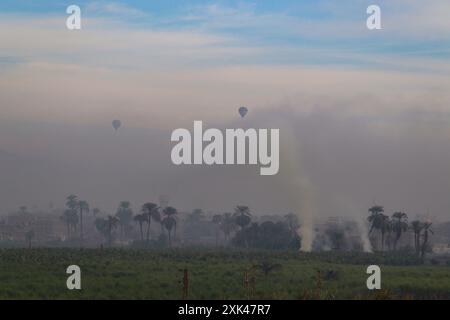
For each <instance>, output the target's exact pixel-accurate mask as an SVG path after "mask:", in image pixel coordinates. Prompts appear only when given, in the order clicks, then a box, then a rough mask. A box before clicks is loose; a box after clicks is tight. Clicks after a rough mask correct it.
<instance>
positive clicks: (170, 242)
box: [168, 230, 172, 248]
mask: <svg viewBox="0 0 450 320" xmlns="http://www.w3.org/2000/svg"><path fill="white" fill-rule="evenodd" d="M168 231H169V248H171V247H172V239H171V238H170V233H171V232H170V230H168Z"/></svg>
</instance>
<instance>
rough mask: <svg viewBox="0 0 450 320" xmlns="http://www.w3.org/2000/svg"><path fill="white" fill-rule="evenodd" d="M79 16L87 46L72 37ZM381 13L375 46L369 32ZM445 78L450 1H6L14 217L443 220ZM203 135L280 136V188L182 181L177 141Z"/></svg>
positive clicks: (5, 115) (5, 139)
mask: <svg viewBox="0 0 450 320" xmlns="http://www.w3.org/2000/svg"><path fill="white" fill-rule="evenodd" d="M71 4H77V5H79V6H80V8H81V11H82V30H79V31H69V30H67V29H66V26H65V20H66V18H67V16H68V15H67V14H66V13H65V10H66V8H67V6H68V5H71ZM371 4H377V5H379V6H380V7H381V17H382V29H381V30H368V29H367V28H366V19H367V16H368V15H367V13H366V8H367V6H368V5H371ZM449 62H450V2H448V1H446V0H432V1H418V0H408V1H407V0H396V1H392V0H391V1H381V0H380V1H362V0H355V1H339V2H337V1H324V0H316V1H312V0H311V1H310V0H306V1H298V0H296V1H267V0H266V1H257V2H256V1H255V2H250V1H193V0H188V1H137V0H136V1H76V0H71V1H57V2H56V1H49V0H41V1H24V0H14V1H11V0H3V1H1V2H0V176H1V178H2V179H1V185H0V200H1V201H2V203H3V208H4V209H3V210H4V211H5V212H9V211H11V210H14V209H15V208H17V207H18V206H19V205H22V204H25V205H28V206H29V207H32V206H34V205H36V206H38V207H40V208H46V207H47V206H48V203H49V202H53V203H55V204H56V205H57V206H62V205H63V203H64V197H65V196H67V195H68V194H70V193H75V194H77V195H78V196H79V197H80V198H84V199H86V200H88V201H89V202H90V203H91V205H92V206H99V207H101V208H104V210H107V211H112V210H114V208H115V207H116V206H117V204H118V203H119V201H121V200H131V201H132V203H133V204H134V205H135V207H136V208H138V206H139V205H140V204H142V203H143V202H144V201H150V200H152V201H156V199H157V198H158V196H159V195H161V194H167V195H170V198H171V203H172V204H173V205H175V206H177V207H179V208H182V209H185V210H190V209H193V208H196V207H202V208H204V209H205V210H218V211H230V210H232V208H233V207H234V206H235V205H237V204H247V205H249V206H250V207H251V208H252V209H253V210H254V211H255V212H257V213H264V214H268V213H286V212H288V211H302V210H308V211H313V212H314V215H315V216H329V215H348V214H351V215H365V214H366V213H367V207H369V206H370V205H372V204H373V203H375V202H376V203H380V204H383V205H385V207H386V209H387V210H388V211H396V210H404V211H406V212H408V213H411V215H419V214H425V213H430V214H431V215H435V216H438V217H439V218H441V219H447V218H449V215H450V198H449V197H448V194H449V191H450V165H449V163H450V148H449V147H450V142H449V139H450V129H449V125H450V90H449V88H450V77H449V76H450V64H449ZM242 105H245V106H247V107H248V108H249V115H248V116H247V117H246V118H245V119H244V120H243V119H240V118H239V116H238V114H237V109H238V107H240V106H242ZM113 119H121V120H122V123H123V126H122V128H121V129H120V130H119V131H118V132H116V133H114V132H113V130H112V128H111V121H112V120H113ZM194 120H203V121H204V123H205V124H206V126H210V127H217V128H235V127H241V126H243V127H256V128H259V127H261V128H280V136H281V139H282V140H283V139H284V142H285V143H284V144H283V146H284V147H283V148H282V159H283V161H282V163H281V165H280V174H279V175H278V176H275V177H261V176H259V175H258V170H257V168H253V167H208V168H205V167H175V166H174V165H172V164H171V162H170V148H171V144H170V133H171V131H173V130H174V129H176V128H180V127H185V128H192V124H193V121H194ZM293 150H295V151H293ZM293 177H294V178H293ZM305 203H308V205H305Z"/></svg>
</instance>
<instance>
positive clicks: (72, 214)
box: [61, 209, 78, 238]
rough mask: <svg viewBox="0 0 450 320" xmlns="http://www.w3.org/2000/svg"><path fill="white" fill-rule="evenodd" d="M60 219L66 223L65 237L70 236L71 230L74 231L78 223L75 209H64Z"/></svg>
mask: <svg viewBox="0 0 450 320" xmlns="http://www.w3.org/2000/svg"><path fill="white" fill-rule="evenodd" d="M61 219H62V220H63V221H64V222H65V223H66V225H67V238H70V235H71V230H73V232H75V230H76V227H77V225H78V213H77V211H76V210H72V209H66V210H65V211H64V213H63V215H62V217H61Z"/></svg>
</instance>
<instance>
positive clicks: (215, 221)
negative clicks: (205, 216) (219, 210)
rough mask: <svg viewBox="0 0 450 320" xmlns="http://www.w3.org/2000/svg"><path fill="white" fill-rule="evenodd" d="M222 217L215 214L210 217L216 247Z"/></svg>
mask: <svg viewBox="0 0 450 320" xmlns="http://www.w3.org/2000/svg"><path fill="white" fill-rule="evenodd" d="M222 221H223V217H222V215H220V214H216V215H214V216H213V217H212V223H213V224H214V225H215V226H216V247H217V246H218V244H219V230H220V225H221V224H222Z"/></svg>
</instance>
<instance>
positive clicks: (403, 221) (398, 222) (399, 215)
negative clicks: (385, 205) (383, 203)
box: [392, 211, 408, 250]
mask: <svg viewBox="0 0 450 320" xmlns="http://www.w3.org/2000/svg"><path fill="white" fill-rule="evenodd" d="M407 230H408V215H407V214H406V213H404V212H400V211H398V212H394V214H393V215H392V231H394V233H395V240H394V250H397V243H398V241H399V240H400V238H401V236H402V234H403V233H404V232H406V231H407Z"/></svg>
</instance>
